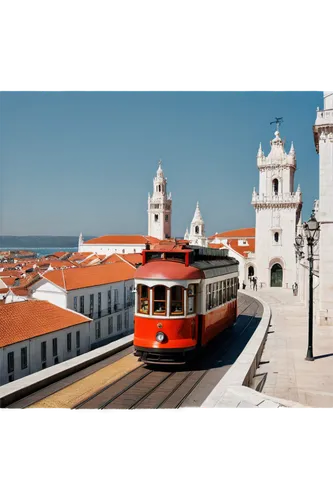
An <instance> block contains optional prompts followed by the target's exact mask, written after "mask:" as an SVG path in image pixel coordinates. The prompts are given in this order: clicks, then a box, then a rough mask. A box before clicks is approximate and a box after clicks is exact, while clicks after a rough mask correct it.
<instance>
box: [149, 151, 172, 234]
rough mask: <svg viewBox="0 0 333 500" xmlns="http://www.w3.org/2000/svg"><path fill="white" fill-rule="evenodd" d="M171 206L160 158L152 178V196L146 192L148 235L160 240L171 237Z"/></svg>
mask: <svg viewBox="0 0 333 500" xmlns="http://www.w3.org/2000/svg"><path fill="white" fill-rule="evenodd" d="M171 207H172V200H171V193H169V194H167V179H166V177H164V173H163V170H162V161H161V160H160V161H159V162H158V169H157V173H156V177H155V178H154V192H153V194H152V196H150V193H149V194H148V236H154V237H155V238H158V239H160V240H164V239H166V238H171Z"/></svg>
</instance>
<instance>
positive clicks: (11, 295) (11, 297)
mask: <svg viewBox="0 0 333 500" xmlns="http://www.w3.org/2000/svg"><path fill="white" fill-rule="evenodd" d="M25 300H28V297H26V296H22V295H15V294H14V293H10V292H9V293H8V295H7V296H6V298H5V304H11V303H12V302H24V301H25Z"/></svg>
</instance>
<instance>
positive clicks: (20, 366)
mask: <svg viewBox="0 0 333 500" xmlns="http://www.w3.org/2000/svg"><path fill="white" fill-rule="evenodd" d="M0 309H1V311H0V314H1V321H0V385H3V384H7V383H8V382H13V381H14V380H17V379H19V378H22V377H25V376H26V375H30V374H31V373H35V372H37V371H40V370H42V369H44V368H47V367H49V366H52V365H55V364H57V363H61V362H62V361H66V360H67V359H71V358H73V357H74V356H78V355H79V354H83V353H85V352H88V351H89V350H90V345H91V341H92V339H91V332H90V323H91V322H92V320H91V319H89V318H87V317H85V316H83V315H82V314H79V313H76V312H73V311H68V310H66V309H63V308H61V307H58V306H55V305H53V304H50V303H49V302H46V301H40V300H28V301H25V302H16V303H12V304H6V305H2V306H0Z"/></svg>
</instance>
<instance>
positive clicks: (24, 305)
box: [0, 300, 91, 347]
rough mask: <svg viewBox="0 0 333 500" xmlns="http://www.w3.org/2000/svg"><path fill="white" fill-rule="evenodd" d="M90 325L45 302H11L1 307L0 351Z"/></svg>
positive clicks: (65, 310)
mask: <svg viewBox="0 0 333 500" xmlns="http://www.w3.org/2000/svg"><path fill="white" fill-rule="evenodd" d="M89 321H91V320H90V319H89V318H85V317H84V316H82V315H81V314H78V313H75V312H74V311H69V310H68V309H62V308H61V307H58V306H55V305H54V304H50V303H49V302H47V301H45V300H26V301H24V302H13V303H11V304H5V305H4V306H3V307H1V321H0V347H5V346H6V345H10V344H15V343H16V342H22V341H24V340H28V339H32V338H34V337H39V336H40V335H46V334H47V333H51V332H56V331H58V330H63V329H64V328H71V327H74V326H76V325H80V324H82V323H87V322H89Z"/></svg>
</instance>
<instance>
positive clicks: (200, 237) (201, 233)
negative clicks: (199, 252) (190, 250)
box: [184, 201, 208, 247]
mask: <svg viewBox="0 0 333 500" xmlns="http://www.w3.org/2000/svg"><path fill="white" fill-rule="evenodd" d="M184 239H185V240H190V244H191V245H199V246H201V247H207V246H208V239H207V238H206V236H205V223H204V220H203V218H202V215H201V212H200V208H199V202H198V201H197V206H196V209H195V212H194V216H193V219H192V222H191V229H190V232H188V229H186V233H185V235H184Z"/></svg>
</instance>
